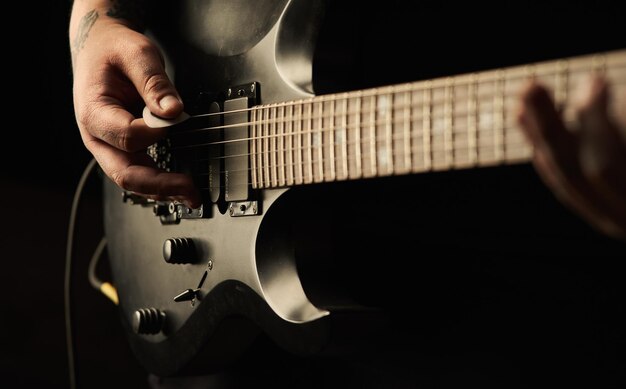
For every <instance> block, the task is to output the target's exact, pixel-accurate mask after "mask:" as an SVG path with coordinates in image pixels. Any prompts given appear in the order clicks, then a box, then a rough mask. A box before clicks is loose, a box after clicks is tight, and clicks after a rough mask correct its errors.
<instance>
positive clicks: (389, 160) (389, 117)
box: [383, 93, 394, 174]
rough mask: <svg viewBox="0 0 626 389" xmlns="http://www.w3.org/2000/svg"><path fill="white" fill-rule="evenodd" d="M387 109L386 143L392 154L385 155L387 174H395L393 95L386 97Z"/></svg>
mask: <svg viewBox="0 0 626 389" xmlns="http://www.w3.org/2000/svg"><path fill="white" fill-rule="evenodd" d="M385 100H386V103H385V107H383V109H386V110H387V112H386V113H385V143H386V144H387V150H391V153H385V158H386V160H387V161H386V162H387V173H389V174H393V171H394V169H393V164H394V158H393V141H392V133H391V130H392V120H393V93H389V94H387V95H385Z"/></svg>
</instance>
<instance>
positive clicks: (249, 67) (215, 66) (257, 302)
mask: <svg viewBox="0 0 626 389" xmlns="http://www.w3.org/2000/svg"><path fill="white" fill-rule="evenodd" d="M181 3H184V4H183V5H182V6H181V10H182V11H181V10H179V12H182V13H183V14H184V15H183V16H182V17H183V18H184V19H183V20H189V21H190V23H189V26H188V27H189V29H188V31H187V33H188V34H189V36H186V37H185V38H186V41H187V42H188V43H189V46H180V45H179V46H177V47H176V48H175V50H179V51H180V50H182V51H185V52H184V53H183V52H177V53H175V55H171V57H173V58H177V59H178V62H174V65H173V66H174V67H173V70H174V72H175V75H174V76H173V77H174V79H175V80H176V83H177V86H178V88H179V91H180V93H181V95H183V96H186V95H187V96H197V95H198V93H199V92H206V91H211V92H216V91H226V90H227V89H228V88H231V87H233V86H235V85H241V84H246V83H251V82H256V83H258V85H260V88H261V90H262V92H261V95H262V101H264V102H272V101H281V100H287V99H295V98H303V97H308V96H311V93H312V90H311V66H312V54H313V48H314V46H313V44H314V36H315V33H316V31H315V29H314V27H315V23H312V22H314V21H315V20H316V19H317V18H319V17H320V16H321V11H322V9H321V5H322V4H321V2H309V1H306V0H299V1H264V2H261V3H263V4H257V3H258V2H233V1H202V2H196V1H187V2H181ZM265 3H267V4H265ZM258 10H264V11H263V12H267V14H265V15H263V17H258V16H259V15H258V12H259V11H258ZM207 13H209V14H210V15H211V17H210V20H212V21H220V22H221V23H222V25H220V26H216V25H215V24H213V23H211V22H209V21H207V20H206V18H204V17H203V16H202V15H205V14H207ZM237 26H246V27H247V28H249V30H247V33H244V35H245V36H244V37H243V38H242V37H241V30H240V29H238V28H237ZM209 27H213V30H203V29H206V28H209ZM184 33H185V31H183V34H184ZM222 48H223V49H224V50H223V51H222ZM227 48H228V49H227ZM227 50H230V51H227ZM165 52H166V54H168V50H167V47H166V48H165ZM170 54H171V53H170ZM187 59H188V60H187ZM170 70H171V69H170ZM188 101H189V100H188ZM191 102H193V100H191ZM188 106H191V104H188ZM204 108H206V107H204ZM199 109H200V110H202V109H203V107H200V108H199ZM104 187H105V188H104V204H105V210H104V215H105V231H106V236H107V239H108V253H109V257H110V263H111V269H112V274H113V281H114V284H115V286H116V288H117V291H118V294H119V296H120V312H121V318H122V322H123V323H124V325H125V328H126V329H127V331H128V336H129V340H130V344H131V346H132V348H133V350H134V352H135V353H136V355H137V356H138V358H139V360H140V361H141V363H142V364H143V365H144V366H145V367H146V368H147V369H148V370H149V371H151V372H153V373H156V374H158V375H162V376H166V375H171V374H174V373H178V372H180V371H181V370H182V369H183V368H188V367H189V365H190V363H191V361H192V360H193V359H194V358H196V359H198V355H199V354H200V353H201V352H202V356H201V360H200V361H198V362H199V363H198V364H199V365H200V366H201V367H202V368H201V369H202V370H203V371H207V370H209V371H210V370H212V369H219V368H221V367H223V366H225V365H227V364H228V363H230V362H231V361H232V360H233V359H234V358H236V357H237V356H238V355H239V354H240V353H241V352H242V351H243V349H245V348H246V347H247V346H248V345H249V344H250V342H252V341H253V340H254V338H255V337H256V336H257V334H258V333H259V332H263V333H265V334H269V335H270V337H271V338H272V339H273V340H274V341H275V342H277V343H278V344H279V345H281V346H282V347H284V348H285V349H287V350H289V351H291V352H294V353H300V354H309V353H314V352H318V351H320V350H321V349H322V348H323V347H324V346H325V345H327V343H328V338H329V323H328V322H327V320H325V319H326V318H327V316H328V315H331V313H330V312H329V311H328V310H326V309H323V308H318V307H316V306H315V305H313V304H312V303H311V301H310V300H309V298H308V297H307V295H306V293H305V291H304V289H303V286H302V283H301V281H300V278H299V276H298V271H297V269H296V261H295V252H296V248H295V247H294V242H293V235H292V233H291V231H290V229H291V227H292V226H291V225H290V223H289V220H290V218H289V217H288V216H289V215H290V214H291V215H293V210H294V207H295V209H297V208H298V207H299V206H300V205H298V204H296V203H297V202H298V201H299V200H297V199H296V198H293V197H294V196H292V197H291V198H285V199H284V200H283V199H281V196H283V195H284V194H285V192H286V189H271V190H263V191H258V193H257V194H256V198H255V199H256V200H257V201H258V204H259V206H260V207H262V209H260V210H259V212H258V215H254V216H245V217H231V216H230V215H229V213H228V212H227V210H226V209H224V208H223V207H220V206H219V205H218V204H211V203H210V202H209V205H208V206H207V205H205V209H204V212H205V214H209V215H210V216H209V217H205V218H201V219H198V220H182V221H181V222H180V223H177V224H171V225H163V224H162V223H161V221H160V219H159V217H157V216H155V213H154V212H153V208H152V207H151V206H140V205H130V203H128V202H124V201H122V192H121V190H120V189H119V188H118V187H117V186H115V184H113V183H112V182H110V181H108V180H105V185H104ZM286 197H289V196H286ZM302 201H304V200H302ZM208 208H212V209H208ZM318 220H319V219H318ZM178 237H185V238H189V239H193V241H194V243H195V248H196V252H197V258H196V259H195V260H194V261H193V263H189V264H170V263H167V262H165V261H164V259H163V244H164V242H165V241H166V240H167V239H171V238H178ZM315 239H316V240H317V241H316V242H315V246H316V247H317V248H318V251H319V250H320V249H321V248H323V247H325V243H324V242H323V241H322V239H323V237H321V236H317V237H316V238H315ZM205 272H206V273H207V275H206V277H205V281H203V284H202V287H200V288H198V293H197V298H196V299H195V300H194V302H193V304H192V303H191V302H189V301H185V302H174V297H175V296H176V295H178V294H179V293H180V292H182V291H184V290H186V289H195V288H196V287H197V286H198V284H199V282H200V280H201V279H202V278H203V276H204V274H205ZM142 308H157V309H159V310H160V311H162V312H164V313H165V315H166V318H165V323H164V327H163V329H162V331H160V332H159V333H157V334H148V335H146V334H137V333H135V332H134V331H133V328H132V320H133V315H134V314H135V312H136V311H137V310H139V309H142Z"/></svg>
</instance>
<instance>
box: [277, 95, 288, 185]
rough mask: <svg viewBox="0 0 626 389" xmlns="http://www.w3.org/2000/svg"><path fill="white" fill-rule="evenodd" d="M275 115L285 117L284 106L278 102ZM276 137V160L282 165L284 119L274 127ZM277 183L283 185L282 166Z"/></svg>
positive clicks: (283, 172) (283, 159)
mask: <svg viewBox="0 0 626 389" xmlns="http://www.w3.org/2000/svg"><path fill="white" fill-rule="evenodd" d="M277 116H280V117H281V118H283V117H285V106H284V105H282V104H280V105H279V106H278V108H277ZM276 133H277V135H278V137H277V138H278V139H277V147H278V150H277V160H278V164H279V165H281V166H284V163H285V154H286V153H285V143H284V141H285V121H284V120H281V121H280V122H279V124H277V127H276ZM278 184H279V185H280V186H283V185H285V169H284V168H282V169H280V170H279V171H278Z"/></svg>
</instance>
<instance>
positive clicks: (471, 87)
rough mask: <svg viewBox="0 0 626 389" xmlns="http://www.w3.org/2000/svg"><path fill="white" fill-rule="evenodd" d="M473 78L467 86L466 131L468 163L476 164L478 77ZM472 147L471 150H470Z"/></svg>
mask: <svg viewBox="0 0 626 389" xmlns="http://www.w3.org/2000/svg"><path fill="white" fill-rule="evenodd" d="M473 77H474V79H475V80H474V82H473V83H470V84H468V91H467V94H468V96H469V98H468V100H467V104H468V107H467V111H468V116H467V130H468V140H469V142H470V150H469V152H470V161H471V162H477V161H478V157H479V156H478V147H477V145H478V131H477V129H478V99H477V94H478V77H476V76H473ZM471 147H473V150H472V149H471Z"/></svg>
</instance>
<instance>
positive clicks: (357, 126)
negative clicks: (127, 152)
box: [168, 98, 622, 159]
mask: <svg viewBox="0 0 626 389" xmlns="http://www.w3.org/2000/svg"><path fill="white" fill-rule="evenodd" d="M621 100H622V99H621V98H616V99H614V102H615V103H616V104H619V103H621ZM565 112H566V113H569V114H570V115H572V113H571V112H569V111H565ZM371 113H372V112H370V114H371ZM374 113H375V111H374ZM470 115H472V116H470ZM500 115H505V116H506V117H510V116H511V114H510V112H509V111H508V110H506V109H505V110H503V111H502V112H494V111H486V112H482V113H481V112H480V111H479V110H478V109H477V110H474V112H471V113H460V115H445V114H442V115H419V114H418V115H411V116H409V115H399V117H398V116H394V119H392V120H386V119H381V120H378V121H374V122H367V121H360V122H358V123H350V124H347V125H346V126H342V127H338V126H334V127H324V126H322V127H317V128H311V129H307V130H300V131H290V132H287V131H285V129H284V128H283V129H282V131H281V132H278V131H276V129H274V131H273V132H275V133H274V134H261V135H258V136H254V137H247V138H239V139H231V140H223V141H215V142H207V143H198V144H193V145H186V146H172V147H169V148H168V150H170V151H177V150H183V149H185V150H189V149H194V148H208V147H211V146H217V145H228V144H233V143H239V142H248V141H269V142H275V141H277V140H280V141H281V142H282V143H283V144H284V143H308V142H305V136H308V135H312V137H311V138H312V140H313V138H316V139H318V140H319V137H321V138H322V139H323V140H324V139H326V138H330V137H333V138H334V142H337V143H338V144H343V143H346V144H348V145H349V144H350V143H349V142H338V141H337V140H336V139H337V135H338V134H343V135H342V137H345V135H349V134H350V133H352V131H349V130H360V131H359V132H360V133H363V132H369V133H371V132H375V133H378V132H380V130H381V128H380V127H382V126H384V125H388V124H392V125H394V126H396V125H398V127H403V126H404V125H406V124H409V126H410V127H414V126H416V125H423V123H422V122H423V120H424V119H426V120H429V122H430V128H429V131H428V134H429V135H430V136H431V137H436V136H443V137H445V136H446V134H447V135H449V136H451V137H453V138H457V137H460V136H470V135H471V134H470V130H471V129H470V125H469V122H470V119H472V118H474V119H475V120H472V122H473V124H474V126H475V128H474V131H475V133H476V134H475V135H476V136H477V137H480V135H481V134H484V133H487V134H492V133H496V132H498V131H500V132H504V133H505V136H506V135H509V134H508V132H510V134H513V133H515V132H514V131H513V130H516V129H517V130H518V132H519V129H518V126H516V125H514V126H510V125H509V126H507V127H505V128H494V127H493V123H494V122H495V121H496V120H495V119H496V118H497V116H500ZM481 116H483V117H484V116H486V117H488V118H489V119H488V120H484V121H483V120H481ZM446 120H452V122H453V123H454V124H453V125H452V126H453V128H452V129H448V128H445V127H444V128H442V127H441V126H442V125H443V126H445V123H444V122H445V121H446ZM567 122H568V123H569V124H572V123H573V121H572V120H568V121H567ZM239 126H241V127H244V126H245V125H243V126H242V125H239ZM265 127H266V128H265V130H266V131H268V130H269V129H268V128H267V126H265ZM294 127H311V126H308V125H307V126H291V130H293V128H294ZM399 129H400V130H402V128H399ZM259 130H260V131H259V132H262V131H263V129H261V128H259ZM398 132H400V133H399V134H398ZM359 135H360V134H359ZM409 135H410V138H411V139H412V138H418V137H421V136H424V131H423V130H422V129H418V130H415V129H411V130H410V133H409ZM375 136H377V138H376V139H374V140H372V139H370V138H368V139H367V140H365V139H364V138H362V139H361V142H362V143H366V142H382V141H387V140H389V138H388V137H383V136H381V137H378V135H375ZM298 138H299V139H298ZM403 139H406V136H405V134H404V133H403V131H394V134H393V136H392V138H391V140H393V141H397V140H403ZM296 140H298V142H296ZM276 143H278V142H276ZM315 143H317V141H316V142H315ZM307 146H308V147H322V148H327V147H328V146H327V145H326V146H325V145H324V144H315V145H314V144H310V145H307ZM307 146H305V147H307ZM291 150H293V149H285V150H282V151H291ZM265 152H276V150H271V151H270V150H267V151H257V152H256V153H254V154H258V153H265ZM252 154H253V153H248V154H234V155H228V156H220V157H214V158H215V159H222V158H230V157H242V156H249V155H252Z"/></svg>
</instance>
